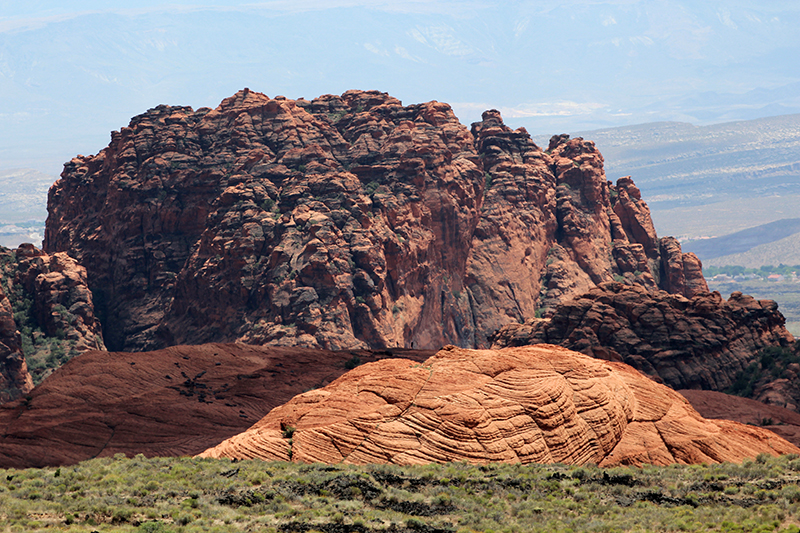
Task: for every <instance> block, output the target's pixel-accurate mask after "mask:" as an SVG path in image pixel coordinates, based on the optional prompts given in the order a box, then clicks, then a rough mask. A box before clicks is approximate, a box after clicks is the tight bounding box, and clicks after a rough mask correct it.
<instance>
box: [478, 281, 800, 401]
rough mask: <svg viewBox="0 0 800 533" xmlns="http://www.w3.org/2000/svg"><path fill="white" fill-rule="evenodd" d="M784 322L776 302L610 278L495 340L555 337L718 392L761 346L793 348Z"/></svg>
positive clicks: (677, 385) (673, 381)
mask: <svg viewBox="0 0 800 533" xmlns="http://www.w3.org/2000/svg"><path fill="white" fill-rule="evenodd" d="M785 322H786V321H785V319H784V317H783V315H781V314H780V313H779V312H778V306H777V304H776V303H775V302H773V301H771V300H761V301H758V300H755V299H754V298H752V297H750V296H746V295H742V294H741V293H733V294H732V295H731V297H730V298H729V299H728V300H727V301H726V300H724V299H723V298H722V297H721V296H720V295H719V293H718V292H714V293H709V292H705V293H701V294H698V295H696V296H693V297H691V298H685V297H683V296H681V295H676V294H669V293H667V292H664V291H654V290H646V289H645V288H643V287H640V286H636V285H624V284H622V283H616V282H610V283H603V284H601V285H599V286H597V287H595V288H593V289H591V290H589V291H588V292H586V293H585V294H582V295H580V296H579V297H577V298H575V299H574V300H572V301H569V302H565V303H563V304H561V305H560V306H558V307H557V308H556V309H555V312H554V313H553V316H552V318H550V319H549V320H537V319H532V320H528V321H527V322H525V323H524V324H510V325H507V326H505V327H503V328H502V329H501V330H499V331H498V332H497V333H496V334H495V335H494V337H493V341H494V344H493V347H494V348H502V347H506V346H525V345H529V344H538V343H547V344H558V345H560V346H564V347H565V348H569V349H570V350H575V351H578V352H582V353H585V354H587V355H591V356H593V357H597V358H600V359H606V360H611V361H623V362H625V363H627V364H629V365H631V366H632V367H634V368H636V369H638V370H640V371H641V372H643V373H645V374H647V375H649V376H651V377H653V378H654V379H656V380H659V381H662V382H663V383H665V384H667V385H669V386H670V387H672V388H674V389H693V388H694V389H710V390H717V391H724V390H726V389H728V388H729V387H731V386H732V385H733V384H734V382H735V381H736V379H737V377H738V376H739V375H740V374H741V373H742V372H745V371H746V370H747V369H748V367H749V366H750V365H751V364H752V363H754V362H756V361H757V360H758V359H759V351H760V350H762V349H764V348H767V347H785V348H786V349H789V348H790V347H791V345H792V344H793V341H794V339H793V337H792V335H791V333H789V332H788V331H787V330H786V328H785V326H784V324H785ZM798 370H800V369H798ZM798 396H800V395H798ZM759 399H761V398H759ZM764 399H766V398H764ZM773 403H776V402H773ZM781 404H783V402H781Z"/></svg>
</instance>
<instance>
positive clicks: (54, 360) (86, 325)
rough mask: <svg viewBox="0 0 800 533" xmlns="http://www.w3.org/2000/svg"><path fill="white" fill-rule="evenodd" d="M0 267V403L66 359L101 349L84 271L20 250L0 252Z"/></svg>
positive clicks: (64, 259)
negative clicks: (30, 363) (24, 355)
mask: <svg viewBox="0 0 800 533" xmlns="http://www.w3.org/2000/svg"><path fill="white" fill-rule="evenodd" d="M0 263H2V266H1V267H0V270H1V271H2V286H1V287H0V295H2V296H0V352H2V353H1V354H0V376H2V377H0V401H8V400H10V399H14V398H18V397H19V396H21V395H22V394H25V393H27V392H29V391H30V390H31V389H32V388H33V384H34V382H37V383H38V382H39V381H41V380H42V379H43V378H44V377H45V376H47V375H48V374H49V373H50V372H51V371H52V369H53V368H55V367H56V366H58V365H59V364H61V363H63V362H64V361H66V359H68V358H69V357H71V356H74V355H77V354H78V353H81V352H83V351H86V350H90V349H103V348H104V345H103V338H102V333H101V329H102V328H101V325H100V321H99V320H98V319H97V317H95V315H94V305H93V302H92V293H91V291H90V290H89V288H88V285H87V280H86V269H84V268H83V267H82V266H80V265H79V264H78V263H77V262H76V261H75V260H74V259H72V258H71V257H70V256H69V255H67V254H66V253H64V252H59V253H55V254H52V255H48V254H45V253H43V252H42V251H41V250H38V249H36V248H35V247H34V246H33V245H31V244H23V245H21V246H20V247H19V248H17V249H16V250H8V249H5V248H3V249H0ZM23 351H27V355H28V359H29V360H30V361H31V362H33V363H35V366H31V365H28V364H27V363H26V358H25V357H23Z"/></svg>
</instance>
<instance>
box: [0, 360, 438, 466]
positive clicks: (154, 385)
mask: <svg viewBox="0 0 800 533" xmlns="http://www.w3.org/2000/svg"><path fill="white" fill-rule="evenodd" d="M397 353H399V354H401V355H402V357H404V358H411V359H418V360H419V361H424V360H425V359H427V358H428V357H430V356H431V355H432V354H433V352H416V351H411V350H398V351H397ZM392 356H393V355H392V352H390V351H386V352H382V353H377V352H361V351H359V352H326V351H322V350H309V349H303V348H284V347H260V346H246V345H242V344H207V345H202V346H179V347H172V348H167V349H165V350H159V351H156V352H143V353H114V352H103V351H90V352H86V353H84V354H82V355H81V356H80V357H76V358H74V359H72V360H70V361H69V362H68V363H66V364H65V365H64V366H63V367H61V368H60V369H59V370H57V371H56V372H54V373H53V374H52V375H51V376H50V377H49V378H48V379H47V380H45V381H44V382H43V383H42V384H40V385H39V386H37V387H36V388H35V389H34V390H33V391H32V392H30V393H29V394H28V396H29V398H28V399H26V400H18V401H16V402H12V403H7V404H5V405H3V406H0V468H31V467H44V466H57V465H65V464H74V463H77V462H80V461H84V460H87V459H91V458H93V457H109V456H112V455H114V454H116V453H124V454H126V455H127V456H129V457H132V456H134V455H136V454H139V453H142V454H144V455H146V456H148V457H152V456H181V455H194V454H197V453H200V452H202V451H203V450H205V449H206V448H208V447H209V446H213V445H215V444H217V443H219V442H221V441H222V440H224V439H226V438H228V437H231V436H233V435H236V434H238V433H241V432H242V431H245V430H246V429H247V428H248V427H250V426H251V425H253V424H254V423H255V422H256V421H258V420H259V419H260V418H261V417H263V416H264V415H265V414H267V413H268V412H269V410H270V409H272V408H273V407H277V406H279V405H281V404H283V403H285V402H287V401H289V400H290V399H291V398H292V397H294V396H295V395H297V394H300V393H301V392H303V391H306V390H309V389H311V388H314V387H321V386H324V385H327V384H329V383H330V382H331V381H333V380H335V379H336V378H338V377H339V376H341V375H342V374H343V373H345V372H346V371H347V367H348V366H352V365H353V364H354V363H356V362H358V359H360V360H361V361H362V362H364V363H367V362H370V361H376V360H378V359H381V358H385V357H392ZM356 358H357V359H356ZM404 360H406V359H404Z"/></svg>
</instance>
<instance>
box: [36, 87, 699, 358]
mask: <svg viewBox="0 0 800 533" xmlns="http://www.w3.org/2000/svg"><path fill="white" fill-rule="evenodd" d="M48 210H49V217H48V221H47V230H46V235H45V244H44V247H45V249H46V250H47V251H48V252H50V253H56V252H68V253H69V254H70V255H71V256H72V257H74V258H75V259H76V260H77V261H78V262H80V263H81V264H83V265H85V266H86V268H87V272H88V279H89V286H90V288H91V289H92V292H93V294H94V295H95V305H96V307H97V314H98V315H99V316H101V317H102V322H103V328H104V338H105V341H106V343H107V344H108V346H109V347H110V348H111V349H114V350H126V351H132V350H143V349H152V348H158V347H163V346H167V345H173V344H182V343H199V342H204V341H211V340H213V341H233V340H238V341H242V342H247V343H252V344H273V345H275V344H277V345H280V344H283V345H297V346H307V347H322V348H327V349H345V348H346V349H352V348H364V347H371V348H375V349H380V348H385V347H395V346H397V347H417V348H419V347H434V348H438V347H440V346H442V345H444V344H447V343H452V344H456V345H460V346H474V347H481V346H487V345H488V341H487V338H488V336H489V335H490V334H491V333H492V332H494V331H495V330H496V329H497V328H498V327H500V326H502V325H504V324H506V323H509V322H512V321H513V322H520V321H522V320H524V319H526V318H530V317H533V316H534V315H535V314H536V313H537V312H538V313H540V314H541V313H544V314H547V313H550V312H552V308H553V307H554V306H555V305H556V304H557V303H558V302H561V301H564V300H565V299H568V298H570V297H572V296H574V295H576V294H579V293H581V292H585V291H586V290H587V289H588V288H590V287H592V286H593V285H594V284H596V283H600V282H603V281H609V280H611V279H614V278H618V279H624V280H626V281H627V282H629V283H635V284H640V285H642V286H645V287H648V288H651V289H654V288H656V287H663V288H667V287H668V288H669V290H672V291H675V292H678V293H681V294H685V295H688V296H691V295H693V294H694V293H695V292H697V291H699V290H702V289H703V287H704V282H703V281H702V276H701V275H700V271H699V269H694V266H695V265H696V266H698V267H699V262H697V261H696V258H692V257H691V256H690V255H686V254H682V253H681V252H680V249H679V247H678V248H675V246H677V243H676V242H673V241H670V244H669V246H668V245H667V244H664V241H659V240H658V239H657V237H656V234H655V231H654V230H653V225H652V222H651V220H650V215H649V211H648V209H647V206H646V205H645V204H644V202H643V201H642V200H641V197H640V194H639V191H638V189H636V187H635V186H634V185H633V182H632V181H630V179H628V178H623V179H621V180H619V181H618V182H617V185H612V184H610V183H609V182H607V181H606V179H605V175H604V172H603V159H602V156H601V155H600V153H599V152H598V151H597V149H596V148H595V146H594V144H593V143H591V142H588V141H584V140H583V139H569V138H568V137H566V136H560V137H555V138H554V139H553V141H552V142H551V143H550V146H549V147H548V149H547V150H542V149H540V148H539V147H537V146H536V145H535V144H534V143H533V142H532V141H531V139H530V136H529V135H528V134H527V133H526V132H525V131H524V130H516V131H511V130H510V129H509V128H507V127H506V126H505V125H503V123H502V120H501V118H500V114H499V113H498V112H496V111H487V112H486V113H485V114H484V116H483V120H482V122H479V123H476V124H474V125H473V127H472V131H471V132H470V131H469V130H468V129H467V128H466V127H464V126H463V125H462V124H460V123H459V122H458V120H457V119H456V117H455V115H454V114H453V112H452V110H451V109H450V107H449V106H448V105H446V104H443V103H439V102H428V103H424V104H418V105H411V106H403V105H402V104H401V103H400V101H399V100H397V99H395V98H392V97H391V96H389V95H387V94H385V93H379V92H376V91H371V92H360V91H348V92H346V93H344V94H343V95H341V96H333V95H326V96H321V97H319V98H316V99H314V100H313V101H307V100H302V99H301V100H296V101H293V100H288V99H286V98H283V97H275V98H268V97H267V96H265V95H263V94H260V93H255V92H252V91H249V90H246V89H245V90H243V91H240V92H239V93H237V94H236V95H234V96H232V97H230V98H228V99H226V100H224V101H223V102H222V104H220V106H219V107H218V108H217V109H215V110H211V109H208V108H202V109H198V110H197V111H194V110H192V109H191V108H187V107H168V106H159V107H157V108H154V109H151V110H149V111H148V112H147V113H145V114H143V115H140V116H137V117H134V118H133V119H132V121H131V123H130V125H129V126H128V127H127V128H123V129H122V130H121V131H119V132H113V133H112V139H111V143H110V144H109V146H108V147H107V148H106V149H104V150H103V151H101V152H100V153H99V154H97V155H95V156H88V157H84V156H79V157H77V158H75V159H73V160H72V161H71V162H69V163H67V164H66V165H65V168H64V172H63V173H62V176H61V179H60V180H59V181H58V182H57V183H56V184H55V185H54V187H53V188H52V189H51V191H50V195H49V200H48Z"/></svg>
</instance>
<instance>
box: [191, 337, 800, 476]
mask: <svg viewBox="0 0 800 533" xmlns="http://www.w3.org/2000/svg"><path fill="white" fill-rule="evenodd" d="M797 452H800V449H798V448H797V447H795V446H794V445H792V444H790V443H789V442H787V441H785V440H783V439H782V438H780V437H778V436H777V435H775V434H773V433H771V432H769V431H766V430H763V429H761V428H755V427H749V426H744V425H742V424H739V423H736V422H729V421H725V420H706V419H704V418H702V417H701V416H700V415H699V414H698V413H697V412H696V411H695V410H694V409H693V408H692V407H691V405H690V404H689V403H688V401H686V400H685V399H684V398H683V397H682V396H681V395H680V394H678V393H677V392H675V391H673V390H671V389H669V388H667V387H664V386H662V385H659V384H657V383H655V382H654V381H651V380H650V379H648V378H646V377H645V376H643V375H642V374H640V373H639V372H638V371H636V370H634V369H633V368H631V367H629V366H627V365H625V364H622V363H614V362H607V361H601V360H597V359H592V358H590V357H587V356H584V355H581V354H578V353H576V352H572V351H569V350H567V349H564V348H561V347H557V346H551V345H537V346H526V347H520V348H506V349H503V350H465V349H460V348H456V347H453V346H448V347H445V348H444V349H442V350H441V351H439V352H438V353H437V354H436V355H435V356H433V357H431V358H430V359H428V360H427V361H425V362H424V363H417V362H414V361H410V360H402V359H394V360H384V361H379V362H376V363H371V364H368V365H364V366H362V367H359V368H357V369H355V370H353V371H351V372H349V373H347V374H345V375H344V376H342V377H341V378H339V379H337V380H336V381H335V382H333V383H331V384H330V385H328V386H327V387H325V388H323V389H319V390H313V391H309V392H306V393H304V394H301V395H299V396H296V397H295V398H294V399H292V400H291V401H290V402H288V403H286V404H284V405H282V406H280V407H277V408H275V409H273V410H272V411H271V412H270V413H269V414H268V415H267V416H265V417H264V418H262V419H261V420H260V421H259V422H258V423H257V424H255V425H254V426H253V427H251V428H250V429H248V430H247V431H246V432H244V433H242V434H240V435H237V436H235V437H231V438H230V439H228V440H226V441H224V442H222V443H221V444H219V445H218V446H215V447H213V448H210V449H208V450H206V451H205V452H203V454H201V456H204V457H230V458H241V459H244V458H261V459H267V460H284V461H289V460H291V461H296V462H325V463H339V462H344V463H356V464H363V463H397V464H414V463H428V462H445V461H469V462H474V463H485V462H490V461H502V462H522V463H532V462H537V463H553V462H561V463H570V464H585V463H589V462H593V463H597V464H599V465H601V466H613V465H619V464H636V465H638V464H643V463H651V464H659V465H666V464H671V463H687V464H688V463H714V462H723V461H741V460H742V459H744V458H747V457H754V456H755V455H757V454H759V453H769V454H773V455H775V454H783V453H797Z"/></svg>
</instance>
